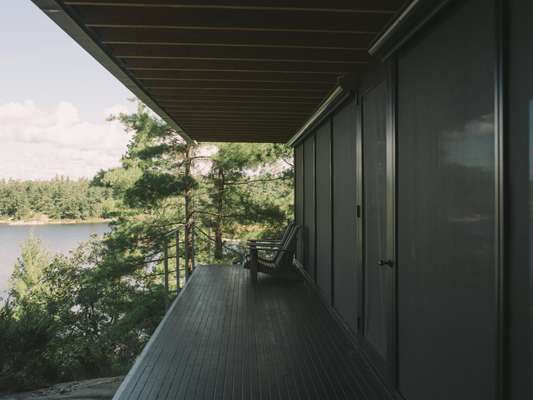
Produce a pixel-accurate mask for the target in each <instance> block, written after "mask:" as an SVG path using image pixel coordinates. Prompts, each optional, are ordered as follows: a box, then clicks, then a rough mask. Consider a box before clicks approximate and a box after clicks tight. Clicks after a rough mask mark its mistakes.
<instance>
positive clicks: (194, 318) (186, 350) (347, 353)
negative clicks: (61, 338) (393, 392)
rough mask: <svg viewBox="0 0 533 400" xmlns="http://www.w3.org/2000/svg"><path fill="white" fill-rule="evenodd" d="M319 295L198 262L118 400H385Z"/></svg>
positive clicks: (297, 286) (304, 287)
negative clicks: (200, 264)
mask: <svg viewBox="0 0 533 400" xmlns="http://www.w3.org/2000/svg"><path fill="white" fill-rule="evenodd" d="M388 398H389V397H388V396H387V395H386V393H385V392H384V391H383V389H382V385H381V384H380V382H379V381H378V380H377V379H376V377H375V375H374V374H373V373H372V371H371V370H370V368H369V367H368V366H367V364H366V363H365V361H364V360H363V359H362V358H361V357H360V356H359V354H358V352H357V351H356V350H355V347H354V346H353V344H352V342H351V341H350V339H349V337H348V336H347V335H346V333H345V331H344V330H343V328H341V327H340V326H339V325H338V324H337V322H336V321H335V319H334V318H332V316H331V314H330V313H329V312H328V310H327V309H326V308H325V307H324V306H323V304H322V302H321V300H320V298H319V296H318V295H317V294H316V292H315V291H314V290H313V289H312V288H310V287H309V286H308V284H307V283H305V282H303V281H302V282H284V281H279V280H275V279H273V278H270V277H268V276H263V275H260V278H259V282H258V283H257V284H256V285H253V284H252V283H251V282H250V279H249V272H248V271H247V270H243V269H242V268H240V267H236V266H232V267H229V266H205V267H199V268H198V269H197V270H196V271H195V273H194V274H193V277H192V278H191V280H190V281H189V284H188V285H187V286H186V288H185V289H184V290H183V291H182V293H181V295H180V296H179V298H178V299H177V300H176V301H175V302H174V304H173V305H172V307H171V309H170V310H169V312H168V314H167V316H166V317H165V319H164V320H163V322H162V323H161V325H160V326H159V328H158V329H157V331H156V333H155V334H154V335H153V337H152V340H151V341H150V343H149V344H148V345H147V346H146V348H145V349H144V351H143V353H142V354H141V356H140V357H139V359H138V360H137V362H136V363H135V365H134V367H133V368H132V370H131V371H130V373H129V374H128V376H127V377H126V379H125V380H124V383H123V384H122V386H121V387H120V389H119V391H118V392H117V394H116V395H115V399H121V400H137V399H143V400H144V399H232V400H233V399H302V400H304V399H321V400H324V399H356V400H364V399H369V400H374V399H388Z"/></svg>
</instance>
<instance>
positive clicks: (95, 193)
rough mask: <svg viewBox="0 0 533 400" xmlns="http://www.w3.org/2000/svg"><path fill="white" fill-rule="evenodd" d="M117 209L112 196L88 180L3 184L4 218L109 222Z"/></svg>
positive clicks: (1, 204) (0, 201) (0, 194)
mask: <svg viewBox="0 0 533 400" xmlns="http://www.w3.org/2000/svg"><path fill="white" fill-rule="evenodd" d="M114 207H115V205H114V202H113V198H112V192H111V190H110V189H108V188H105V187H97V186H93V185H91V184H90V182H89V181H88V180H86V179H80V180H71V179H68V178H61V177H59V178H55V179H52V180H50V181H16V180H1V181H0V217H3V218H9V219H19V220H20V219H27V218H34V217H39V216H43V215H45V216H48V217H49V218H51V219H80V220H83V219H88V218H105V217H107V216H108V214H110V213H111V212H112V211H113V209H114Z"/></svg>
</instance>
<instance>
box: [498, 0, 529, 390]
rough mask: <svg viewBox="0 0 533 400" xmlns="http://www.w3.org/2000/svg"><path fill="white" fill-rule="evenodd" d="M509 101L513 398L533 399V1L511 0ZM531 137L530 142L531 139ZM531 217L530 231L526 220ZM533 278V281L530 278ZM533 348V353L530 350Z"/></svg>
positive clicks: (508, 161)
mask: <svg viewBox="0 0 533 400" xmlns="http://www.w3.org/2000/svg"><path fill="white" fill-rule="evenodd" d="M509 7H510V13H509V15H510V25H509V26H510V31H509V35H510V37H509V39H510V40H509V43H510V46H509V57H510V59H509V73H508V77H509V82H508V83H509V91H508V99H509V105H508V107H507V110H508V112H509V115H508V119H507V121H508V124H509V125H508V131H506V137H507V142H506V144H507V153H506V158H507V162H506V167H507V168H508V172H507V174H506V175H505V179H506V180H507V182H508V185H507V187H508V188H509V193H508V197H507V198H506V201H507V203H506V204H507V207H508V215H507V216H506V218H507V219H506V225H507V227H508V235H509V240H508V243H509V248H508V251H507V255H508V259H507V261H508V271H509V276H508V281H509V285H508V287H509V288H510V293H509V305H508V310H509V323H510V335H509V347H510V357H509V361H510V373H509V376H510V382H509V383H510V385H509V387H510V389H511V390H510V394H509V398H510V399H512V400H521V399H531V398H533V379H531V377H532V376H533V315H532V312H533V307H532V304H533V303H532V302H531V300H532V299H531V298H529V299H528V296H532V295H533V285H532V283H531V279H532V278H533V268H532V264H531V263H532V262H533V257H531V255H530V252H531V249H533V159H532V157H533V52H532V51H531V45H532V43H533V25H532V24H531V15H533V2H531V1H523V0H511V1H509ZM528 139H529V143H528ZM528 219H529V230H528V226H527V224H525V223H524V221H527V220H528ZM528 276H529V279H528ZM527 348H529V351H524V349H527Z"/></svg>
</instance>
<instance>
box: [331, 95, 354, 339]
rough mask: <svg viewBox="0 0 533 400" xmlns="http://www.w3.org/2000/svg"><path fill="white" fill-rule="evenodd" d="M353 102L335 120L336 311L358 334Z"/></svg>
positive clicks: (334, 294)
mask: <svg viewBox="0 0 533 400" xmlns="http://www.w3.org/2000/svg"><path fill="white" fill-rule="evenodd" d="M355 107H356V106H355V102H354V101H351V102H350V103H348V104H347V105H346V106H345V107H343V108H342V109H340V110H339V111H338V112H337V113H336V114H335V115H334V117H333V237H334V239H335V240H334V242H333V265H334V268H335V272H334V288H335V290H334V293H333V303H334V306H335V309H336V310H337V311H338V312H339V314H340V315H341V316H342V318H343V319H344V321H346V323H347V324H348V325H349V327H350V328H351V329H352V330H353V331H354V332H355V331H356V329H357V310H358V307H359V299H358V295H357V291H358V290H357V289H358V285H359V281H358V270H359V268H360V266H359V265H358V258H357V245H356V243H357V237H356V221H357V214H356V110H355Z"/></svg>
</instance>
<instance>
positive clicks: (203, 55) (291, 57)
mask: <svg viewBox="0 0 533 400" xmlns="http://www.w3.org/2000/svg"><path fill="white" fill-rule="evenodd" d="M109 48H110V49H111V51H112V52H113V54H115V55H116V56H117V57H120V58H156V59H172V58H178V59H183V58H185V59H208V60H213V59H215V60H216V59H228V60H242V61H246V60H254V61H260V60H266V61H285V62H291V61H300V62H306V63H314V62H319V63H331V62H340V63H343V64H358V63H361V62H368V61H369V59H370V55H369V54H368V52H367V51H366V50H364V49H358V50H336V49H300V48H298V49H291V48H285V47H279V48H272V47H267V48H257V47H220V46H211V47H210V46H199V45H196V46H190V45H187V46H179V45H176V46H174V45H171V46H161V45H132V44H114V45H109Z"/></svg>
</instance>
